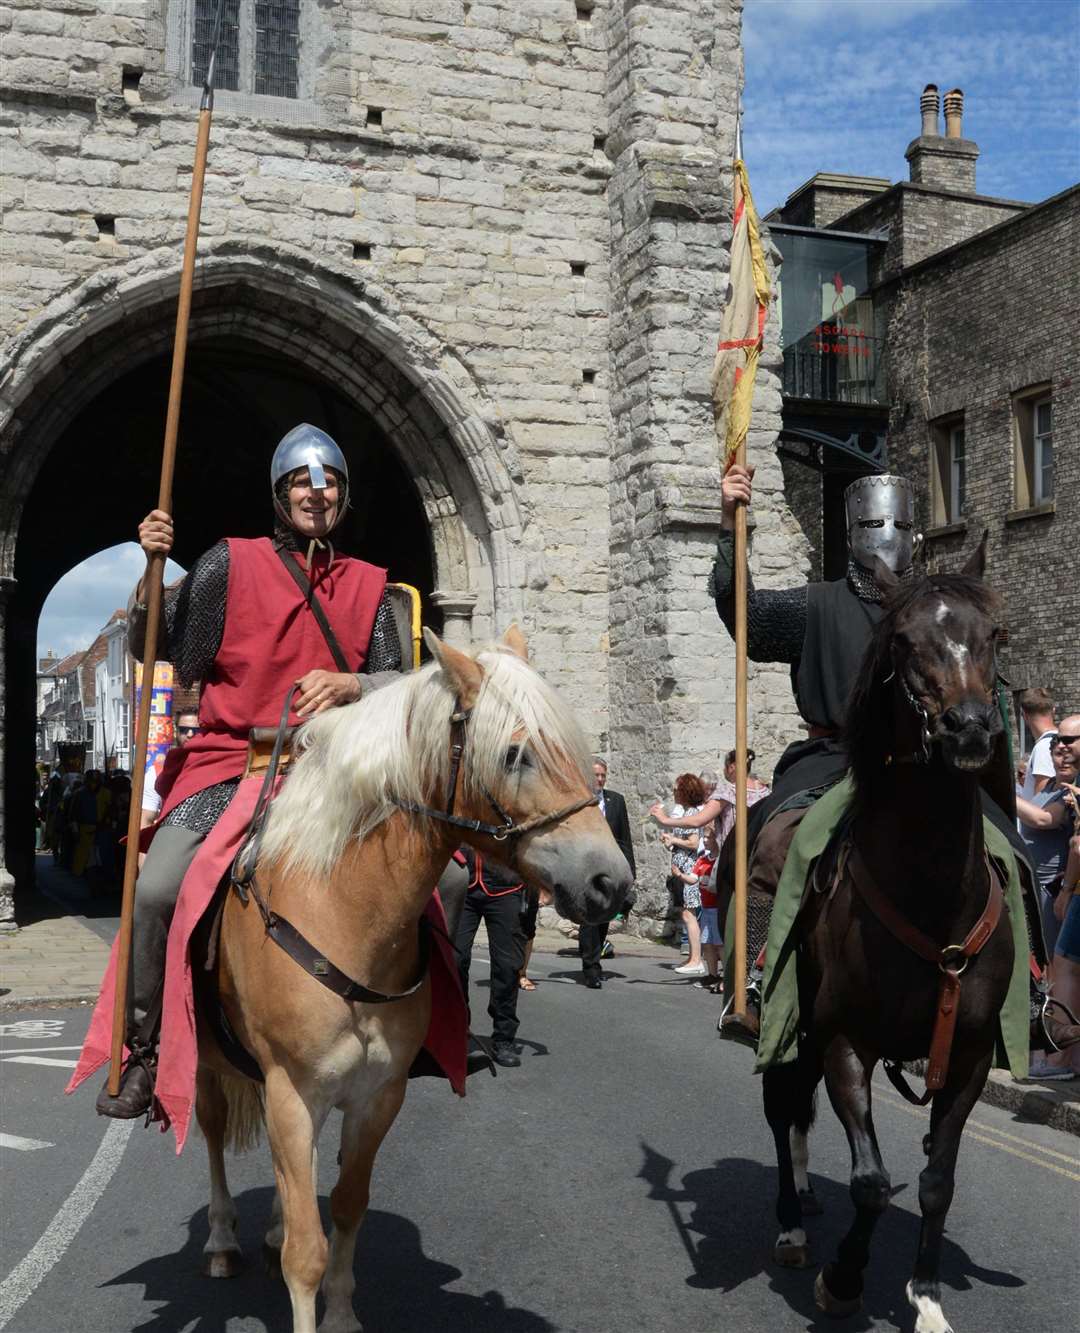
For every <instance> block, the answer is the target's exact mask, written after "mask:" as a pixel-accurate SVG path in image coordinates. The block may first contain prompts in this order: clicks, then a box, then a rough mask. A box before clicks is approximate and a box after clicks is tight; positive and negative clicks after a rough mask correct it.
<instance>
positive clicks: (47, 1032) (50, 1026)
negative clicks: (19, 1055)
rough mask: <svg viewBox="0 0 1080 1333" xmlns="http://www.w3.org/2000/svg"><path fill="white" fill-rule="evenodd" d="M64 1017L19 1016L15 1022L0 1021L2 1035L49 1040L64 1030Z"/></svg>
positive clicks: (33, 1039)
mask: <svg viewBox="0 0 1080 1333" xmlns="http://www.w3.org/2000/svg"><path fill="white" fill-rule="evenodd" d="M65 1021H66V1020H65V1019H63V1018H19V1019H16V1020H15V1022H13V1023H0V1037H21V1038H22V1039H23V1040H24V1041H48V1040H49V1038H50V1037H59V1036H60V1035H61V1033H62V1032H63V1030H64V1023H65Z"/></svg>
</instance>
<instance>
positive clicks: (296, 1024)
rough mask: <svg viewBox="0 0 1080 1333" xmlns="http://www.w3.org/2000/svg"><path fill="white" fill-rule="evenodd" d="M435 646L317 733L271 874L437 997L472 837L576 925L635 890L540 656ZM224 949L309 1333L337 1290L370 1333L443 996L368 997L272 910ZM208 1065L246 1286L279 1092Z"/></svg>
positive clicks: (336, 1328)
mask: <svg viewBox="0 0 1080 1333" xmlns="http://www.w3.org/2000/svg"><path fill="white" fill-rule="evenodd" d="M428 643H429V646H430V647H431V649H432V651H433V653H434V655H435V658H436V659H437V660H436V662H435V663H433V664H431V665H430V666H428V667H426V668H424V670H422V671H420V672H418V673H416V674H415V675H412V676H407V677H405V678H403V679H402V680H400V681H398V682H395V683H394V684H392V685H390V686H387V687H386V688H384V689H381V690H379V691H377V692H374V693H372V694H371V695H368V696H366V697H365V698H363V699H362V700H360V702H358V703H356V704H352V705H349V706H347V707H345V708H340V709H335V710H332V711H328V712H325V713H323V714H321V715H320V716H318V717H316V718H315V719H313V720H312V721H311V722H310V723H309V724H308V725H307V726H306V728H305V729H304V732H303V733H302V738H301V747H300V755H299V758H298V759H297V760H296V762H295V764H294V766H293V768H292V770H291V771H290V773H289V776H288V779H287V780H286V782H285V783H284V784H283V787H282V790H281V793H280V795H279V796H278V797H277V798H276V800H275V802H274V804H273V806H272V808H271V814H270V818H269V823H268V825H267V828H266V834H265V839H264V841H263V844H262V850H261V852H260V855H259V863H258V869H257V875H256V882H257V886H258V891H259V892H260V893H261V895H262V897H263V900H264V901H267V902H270V903H272V905H273V910H274V912H276V913H280V914H281V915H282V916H285V917H287V918H288V920H289V921H291V922H292V923H293V925H295V926H296V927H297V929H298V930H299V931H301V932H302V933H303V934H305V935H306V936H307V937H308V939H309V940H310V941H311V942H312V943H313V944H314V945H315V946H316V948H317V949H318V950H323V949H325V951H326V953H327V955H328V956H329V958H330V959H331V960H332V962H333V963H334V964H335V965H336V966H337V967H338V968H339V969H341V971H342V972H345V973H348V974H349V976H351V977H354V978H359V979H362V981H363V983H364V984H365V985H366V986H367V987H369V988H372V989H377V990H379V991H381V992H402V991H403V990H407V989H408V988H409V987H410V986H411V985H412V983H414V982H415V981H416V978H417V975H418V973H419V972H420V971H421V946H420V944H419V933H420V932H419V921H420V917H421V915H422V913H423V910H424V907H425V904H426V903H427V901H428V899H429V898H430V896H431V892H432V888H433V886H434V884H435V882H436V880H438V878H439V875H440V872H441V871H442V870H443V867H444V866H445V865H446V863H447V860H448V859H449V857H450V855H451V853H452V852H453V850H454V849H455V847H456V846H457V845H458V844H459V843H461V842H462V841H466V842H469V843H471V844H472V845H473V846H475V847H476V848H477V849H478V850H480V851H482V852H483V853H484V854H485V855H486V856H490V857H491V858H493V859H495V860H500V861H503V862H508V863H510V864H512V865H514V866H516V868H517V870H518V871H519V872H520V874H521V875H522V878H523V879H524V880H525V881H526V882H527V883H529V884H531V885H534V886H536V887H538V888H539V889H540V891H541V894H542V895H543V896H545V900H546V901H551V900H552V899H553V900H554V901H555V903H556V904H557V906H558V909H559V911H560V912H561V913H562V914H563V915H565V916H568V917H570V918H571V919H573V920H575V921H579V922H581V921H591V922H595V921H601V920H607V919H608V918H610V917H611V916H612V915H614V913H615V912H616V911H617V910H618V909H619V906H620V904H621V903H622V900H623V899H624V897H625V896H626V893H627V891H628V890H629V888H630V872H629V867H628V866H627V864H626V861H625V859H624V857H623V855H622V853H621V852H620V851H619V849H618V847H617V846H616V844H615V841H614V839H613V838H612V836H611V832H610V830H609V829H608V825H607V822H606V821H605V819H604V817H603V815H602V814H601V813H600V812H599V810H598V808H597V806H596V801H595V796H594V795H593V793H592V784H591V782H590V779H589V773H590V768H589V755H588V751H587V749H586V745H585V739H584V736H583V735H582V733H581V731H580V730H579V728H578V726H577V724H576V722H575V721H574V720H573V719H572V717H571V716H570V714H569V712H568V711H567V710H566V708H565V707H564V706H563V705H562V704H560V702H559V701H558V699H557V698H556V696H555V694H554V692H553V691H552V690H551V689H550V688H549V687H548V686H547V685H545V684H544V682H543V681H542V680H541V679H540V677H539V676H537V675H536V673H535V672H534V671H533V670H532V669H531V668H530V667H529V666H528V664H527V663H526V661H525V660H524V640H523V639H522V637H521V635H520V633H519V632H518V631H517V630H516V629H512V630H511V631H510V632H509V633H508V634H507V636H506V638H505V639H504V641H503V643H502V644H501V645H499V646H497V647H495V648H494V649H491V650H488V651H485V652H482V653H480V654H479V655H478V656H477V657H475V658H473V657H471V656H468V655H467V654H465V653H461V652H458V651H456V650H455V649H453V648H451V647H449V646H448V645H446V644H443V643H440V641H439V640H438V639H437V638H435V636H434V635H430V634H429V636H428ZM457 747H462V748H461V749H458V753H457V757H455V758H452V754H451V752H452V750H453V749H457ZM493 819H494V820H495V821H496V823H495V824H492V822H491V821H492V820H493ZM219 950H220V953H219V957H220V964H219V967H220V990H221V997H222V1001H223V1005H224V1009H225V1013H226V1016H227V1018H228V1020H229V1023H230V1024H231V1025H232V1027H233V1028H234V1029H235V1032H236V1035H237V1036H238V1037H239V1038H240V1040H241V1042H242V1043H243V1045H244V1046H245V1047H246V1048H247V1049H248V1051H250V1052H251V1053H252V1054H253V1055H254V1056H255V1058H256V1060H257V1061H258V1064H259V1066H260V1067H261V1069H262V1071H263V1073H264V1075H265V1080H266V1082H265V1094H264V1096H265V1117H266V1125H267V1130H268V1133H269V1138H270V1146H271V1150H272V1153H273V1161H274V1174H275V1177H276V1181H277V1190H278V1200H279V1201H280V1202H275V1214H274V1219H273V1221H272V1225H271V1230H270V1232H269V1233H268V1235H267V1245H268V1247H270V1248H271V1249H272V1250H277V1249H278V1248H280V1264H281V1271H282V1274H283V1275H284V1278H285V1282H286V1283H287V1285H288V1289H289V1295H290V1297H291V1299H292V1310H293V1329H294V1333H314V1329H315V1298H316V1293H317V1292H318V1290H319V1286H320V1283H321V1284H322V1291H323V1295H324V1297H325V1300H326V1312H325V1318H324V1322H323V1323H322V1326H321V1327H322V1329H323V1330H324V1333H344V1331H345V1330H356V1329H358V1328H359V1327H360V1325H359V1323H358V1321H357V1319H356V1316H355V1314H354V1313H353V1308H352V1293H353V1286H354V1282H353V1255H354V1250H355V1244H356V1236H357V1231H358V1229H359V1227H360V1223H361V1221H362V1220H363V1217H364V1213H365V1211H366V1209H367V1204H368V1186H369V1181H370V1177H371V1170H372V1165H373V1163H374V1160H375V1154H376V1153H377V1151H378V1149H379V1145H380V1143H381V1142H382V1140H383V1137H384V1136H385V1134H386V1132H387V1131H388V1130H389V1128H390V1126H391V1124H392V1123H393V1121H394V1117H395V1116H396V1115H397V1113H398V1110H399V1109H400V1107H401V1104H402V1100H403V1098H404V1095H405V1087H406V1080H407V1078H408V1073H409V1068H410V1066H411V1065H412V1063H413V1060H414V1058H415V1057H416V1055H417V1052H418V1051H419V1049H420V1046H421V1043H422V1042H423V1039H424V1036H425V1034H426V1032H427V1028H428V1020H429V1016H430V1012H431V995H430V984H429V982H428V981H426V980H425V981H424V983H423V984H422V985H420V986H419V987H418V988H417V989H416V990H415V992H414V993H412V994H410V995H408V996H407V998H404V999H400V1000H398V1001H397V1002H395V1003H392V1004H379V1005H372V1004H366V1003H356V1002H349V1001H346V1000H344V999H342V998H340V997H339V996H338V995H337V994H335V993H333V992H332V991H331V990H329V989H326V988H325V987H324V986H323V985H321V984H320V982H319V981H318V980H317V979H316V978H315V977H313V976H311V975H309V974H308V973H307V972H306V971H304V970H303V969H302V968H301V967H300V966H298V965H297V963H296V962H294V961H293V959H292V958H291V957H289V956H288V955H287V954H286V953H285V952H284V951H283V950H282V949H280V948H278V947H277V945H276V944H275V943H273V942H272V941H271V940H270V939H268V937H267V933H266V930H265V927H264V922H263V919H262V917H261V915H260V912H259V911H258V910H257V909H256V906H255V904H253V903H252V902H250V901H249V902H248V903H247V905H245V904H243V903H242V902H241V901H240V900H239V898H238V897H237V896H236V895H234V894H230V895H229V898H228V902H227V904H226V906H225V909H224V916H223V919H222V923H221V935H220V944H219ZM199 1055H200V1070H199V1076H198V1101H197V1114H198V1118H199V1123H200V1125H201V1127H202V1129H203V1132H204V1134H205V1136H206V1140H207V1147H208V1150H209V1155H210V1178H211V1200H210V1239H209V1240H208V1242H207V1245H206V1258H207V1265H206V1266H207V1271H209V1272H210V1273H211V1274H212V1275H214V1276H228V1275H231V1273H233V1272H234V1271H235V1270H236V1261H237V1260H238V1258H239V1245H238V1242H237V1237H236V1209H235V1207H234V1205H233V1202H232V1200H231V1198H230V1197H229V1193H228V1188H227V1185H226V1181H225V1164H224V1153H223V1149H224V1146H225V1144H226V1142H229V1144H230V1145H232V1144H234V1143H235V1141H236V1140H237V1139H238V1138H242V1137H243V1136H244V1133H245V1131H250V1129H251V1126H252V1124H253V1121H254V1123H255V1124H256V1125H257V1118H258V1111H259V1110H260V1109H261V1107H260V1106H259V1105H258V1101H259V1100H260V1094H259V1090H258V1088H257V1085H256V1084H255V1083H253V1082H249V1081H247V1080H244V1079H242V1078H238V1077H236V1071H235V1069H233V1068H232V1067H231V1066H230V1065H228V1064H227V1063H226V1062H224V1060H223V1057H222V1056H221V1054H220V1052H219V1051H217V1049H216V1048H215V1047H214V1046H213V1043H212V1042H210V1041H209V1040H208V1039H206V1037H205V1034H203V1033H200V1051H199ZM331 1107H337V1108H338V1109H340V1110H341V1111H342V1112H343V1113H344V1122H343V1124H342V1130H341V1154H340V1166H341V1169H340V1174H339V1176H338V1182H337V1185H336V1186H335V1188H334V1190H333V1192H332V1194H331V1196H330V1211H331V1216H332V1219H333V1232H332V1235H331V1238H330V1241H329V1244H328V1243H327V1239H326V1236H325V1234H324V1231H323V1228H322V1224H321V1222H320V1218H319V1206H318V1200H317V1197H316V1186H315V1165H314V1163H315V1153H316V1143H317V1141H318V1136H319V1131H320V1130H321V1128H322V1126H323V1122H324V1121H325V1119H326V1116H327V1114H328V1112H329V1111H330V1109H331ZM253 1110H254V1111H255V1112H256V1115H255V1116H254V1117H253V1115H252V1111H253ZM249 1137H250V1135H249Z"/></svg>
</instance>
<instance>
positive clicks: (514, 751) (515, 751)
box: [506, 745, 522, 771]
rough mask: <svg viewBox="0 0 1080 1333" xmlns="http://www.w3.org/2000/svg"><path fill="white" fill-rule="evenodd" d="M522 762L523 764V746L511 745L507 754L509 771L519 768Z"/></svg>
mask: <svg viewBox="0 0 1080 1333" xmlns="http://www.w3.org/2000/svg"><path fill="white" fill-rule="evenodd" d="M521 762H522V754H521V746H520V745H511V746H510V748H509V749H508V750H507V752H506V768H507V771H509V770H510V769H512V768H517V767H518V765H519V764H520V763H521Z"/></svg>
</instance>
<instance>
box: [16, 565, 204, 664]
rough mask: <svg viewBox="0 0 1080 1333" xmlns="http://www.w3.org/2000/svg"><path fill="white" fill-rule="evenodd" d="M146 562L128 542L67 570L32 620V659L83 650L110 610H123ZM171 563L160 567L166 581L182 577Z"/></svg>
mask: <svg viewBox="0 0 1080 1333" xmlns="http://www.w3.org/2000/svg"><path fill="white" fill-rule="evenodd" d="M145 566H146V559H145V557H144V555H143V553H142V551H141V550H140V549H139V547H138V546H137V545H136V544H135V543H134V542H125V543H124V544H123V545H121V546H111V547H109V549H108V550H105V551H99V552H98V553H97V555H92V556H90V558H89V559H88V560H84V561H83V562H82V563H81V564H79V565H76V566H75V568H74V569H70V570H68V572H67V573H66V574H65V575H64V577H63V578H62V579H61V580H60V581H59V583H57V584H56V586H55V587H54V588H53V590H52V592H50V593H49V596H48V597H47V598H46V600H45V605H44V607H43V608H42V611H41V618H40V620H39V621H38V634H37V643H38V656H39V657H44V656H45V655H46V654H47V652H48V651H49V650H50V649H51V650H52V651H53V652H54V653H55V654H56V655H57V656H58V657H66V656H67V654H68V653H74V652H77V651H78V650H79V649H81V648H89V646H90V644H91V643H93V641H94V639H95V638H96V637H97V635H98V634H99V633H100V631H101V629H102V627H103V626H104V625H105V624H106V623H107V621H108V619H109V617H110V616H111V615H112V613H113V612H114V611H117V610H120V609H122V608H123V607H125V606H127V600H128V597H129V596H130V595H131V590H132V589H133V588H134V587H135V585H136V583H138V581H139V578H140V576H141V575H142V572H143V569H144V568H145ZM183 575H184V570H183V569H182V568H181V566H180V565H178V564H176V562H175V561H173V560H170V561H168V563H167V564H166V566H165V578H166V581H167V582H172V581H173V580H175V579H178V578H182V577H183Z"/></svg>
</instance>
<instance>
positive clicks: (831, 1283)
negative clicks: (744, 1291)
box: [814, 1037, 889, 1315]
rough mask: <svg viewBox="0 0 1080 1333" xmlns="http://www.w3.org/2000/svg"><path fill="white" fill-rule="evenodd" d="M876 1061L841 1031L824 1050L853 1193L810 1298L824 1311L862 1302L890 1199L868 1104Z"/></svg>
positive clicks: (846, 1309) (851, 1308) (851, 1309)
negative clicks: (850, 1209) (851, 1215)
mask: <svg viewBox="0 0 1080 1333" xmlns="http://www.w3.org/2000/svg"><path fill="white" fill-rule="evenodd" d="M874 1063H875V1062H874V1061H873V1060H872V1059H871V1058H870V1057H869V1056H861V1055H859V1054H858V1052H856V1050H855V1049H854V1047H852V1045H851V1044H850V1042H848V1040H847V1039H846V1038H845V1037H835V1038H834V1039H833V1041H832V1042H830V1044H829V1046H828V1048H827V1050H826V1052H825V1086H826V1087H827V1088H828V1090H829V1100H830V1101H831V1102H832V1104H833V1109H834V1110H835V1112H836V1114H837V1115H838V1116H839V1118H840V1121H841V1123H842V1124H843V1126H844V1130H845V1132H846V1134H847V1138H848V1146H849V1147H850V1149H851V1199H852V1202H853V1203H854V1204H855V1221H854V1222H853V1223H852V1224H851V1229H850V1230H849V1231H848V1233H847V1235H846V1236H845V1237H844V1239H843V1240H842V1241H841V1242H840V1247H839V1249H838V1250H837V1252H836V1259H835V1261H834V1262H833V1263H831V1264H826V1266H825V1267H824V1268H823V1269H822V1270H821V1272H820V1273H819V1274H818V1277H817V1282H816V1283H815V1284H814V1299H815V1300H816V1301H817V1304H818V1308H819V1309H821V1310H823V1311H824V1312H825V1313H826V1314H831V1315H848V1314H854V1313H855V1311H856V1310H857V1309H858V1308H859V1306H860V1305H861V1304H862V1289H863V1270H864V1269H865V1268H866V1265H867V1261H868V1260H869V1258H870V1240H871V1238H872V1236H873V1234H874V1227H875V1226H876V1225H877V1220H878V1218H879V1217H880V1216H881V1214H882V1213H883V1212H884V1211H885V1209H886V1208H887V1207H888V1204H889V1174H888V1172H887V1171H886V1170H885V1166H884V1164H883V1162H882V1160H881V1153H880V1151H879V1150H878V1144H877V1136H876V1135H875V1133H874V1118H873V1115H872V1113H871V1110H870V1076H871V1074H872V1073H873V1069H874Z"/></svg>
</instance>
